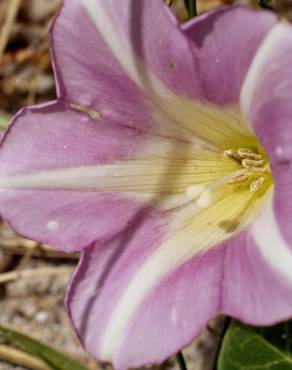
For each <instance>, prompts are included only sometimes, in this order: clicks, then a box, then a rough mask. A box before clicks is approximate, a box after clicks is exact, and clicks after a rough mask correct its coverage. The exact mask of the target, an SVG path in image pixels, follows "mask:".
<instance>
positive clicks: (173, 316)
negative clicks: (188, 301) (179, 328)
mask: <svg viewBox="0 0 292 370" xmlns="http://www.w3.org/2000/svg"><path fill="white" fill-rule="evenodd" d="M170 319H171V322H172V323H173V324H176V323H177V309H176V307H172V309H171V316H170Z"/></svg>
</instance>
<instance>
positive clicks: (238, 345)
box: [217, 321, 292, 370]
mask: <svg viewBox="0 0 292 370" xmlns="http://www.w3.org/2000/svg"><path fill="white" fill-rule="evenodd" d="M291 341H292V321H287V322H284V323H281V324H279V325H275V326H272V327H269V328H267V327H265V328H255V327H252V326H247V325H243V324H241V323H239V322H237V321H232V323H231V324H230V326H229V328H228V330H227V332H226V334H225V337H224V339H223V343H222V347H221V351H220V354H219V360H218V365H217V366H218V367H217V369H218V370H292V343H291Z"/></svg>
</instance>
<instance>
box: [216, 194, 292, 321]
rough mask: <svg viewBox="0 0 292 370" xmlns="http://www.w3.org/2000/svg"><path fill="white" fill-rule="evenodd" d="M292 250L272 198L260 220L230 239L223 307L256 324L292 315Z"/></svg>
mask: <svg viewBox="0 0 292 370" xmlns="http://www.w3.org/2000/svg"><path fill="white" fill-rule="evenodd" d="M291 266H292V252H291V248H290V246H289V245H287V244H286V242H285V240H284V239H283V237H282V235H281V232H280V229H279V226H278V224H277V220H276V219H275V215H274V212H273V209H272V204H271V199H269V200H268V201H267V202H266V203H265V205H264V207H263V209H262V211H261V213H260V215H259V216H258V218H257V220H256V221H255V223H254V224H253V225H251V227H250V228H249V229H248V230H246V231H245V232H243V233H242V234H240V235H239V236H238V237H237V238H236V239H235V240H234V241H231V242H229V243H227V245H226V255H225V259H224V271H225V272H224V280H223V285H222V311H223V312H224V313H225V314H228V315H231V316H232V317H236V318H238V319H240V320H242V321H245V322H247V323H249V324H254V325H271V324H274V323H277V322H279V321H283V320H286V319H288V318H290V317H291V315H292V268H291Z"/></svg>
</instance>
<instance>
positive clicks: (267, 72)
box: [241, 23, 292, 246]
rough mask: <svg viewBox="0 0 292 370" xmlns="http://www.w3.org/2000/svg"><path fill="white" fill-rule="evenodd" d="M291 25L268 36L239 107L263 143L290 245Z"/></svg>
mask: <svg viewBox="0 0 292 370" xmlns="http://www.w3.org/2000/svg"><path fill="white" fill-rule="evenodd" d="M291 65H292V26H291V25H289V24H288V23H287V24H286V23H281V24H279V25H278V26H276V27H275V28H274V29H272V31H271V32H270V33H269V34H268V35H267V37H266V39H265V41H264V42H263V44H262V46H261V47H260V49H259V51H258V53H257V54H256V57H255V58H254V61H253V63H252V65H251V68H250V70H249V72H248V75H247V77H246V80H245V83H244V86H243V90H242V93H241V106H242V109H243V110H244V112H245V114H246V115H247V116H248V118H249V120H250V122H251V123H252V125H253V127H254V129H255V132H256V134H257V136H258V137H259V139H260V141H261V143H262V145H263V146H264V148H265V150H266V152H267V154H268V157H269V160H270V164H271V168H272V173H273V177H274V182H275V200H274V212H275V217H276V220H277V222H278V223H279V227H280V230H281V233H282V234H283V236H284V237H285V238H286V240H287V242H288V244H289V245H290V246H291V245H292V229H291V219H292V218H291V217H292V203H291V183H292V171H291V168H292V145H291V142H292V121H291V117H292V75H291Z"/></svg>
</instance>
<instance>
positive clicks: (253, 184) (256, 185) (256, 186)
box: [249, 176, 265, 192]
mask: <svg viewBox="0 0 292 370" xmlns="http://www.w3.org/2000/svg"><path fill="white" fill-rule="evenodd" d="M264 181H265V178H264V177H263V176H261V177H258V178H257V179H255V180H253V181H252V182H251V183H250V185H249V191H251V192H254V191H257V190H258V189H259V188H260V187H261V186H262V184H263V182H264Z"/></svg>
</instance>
